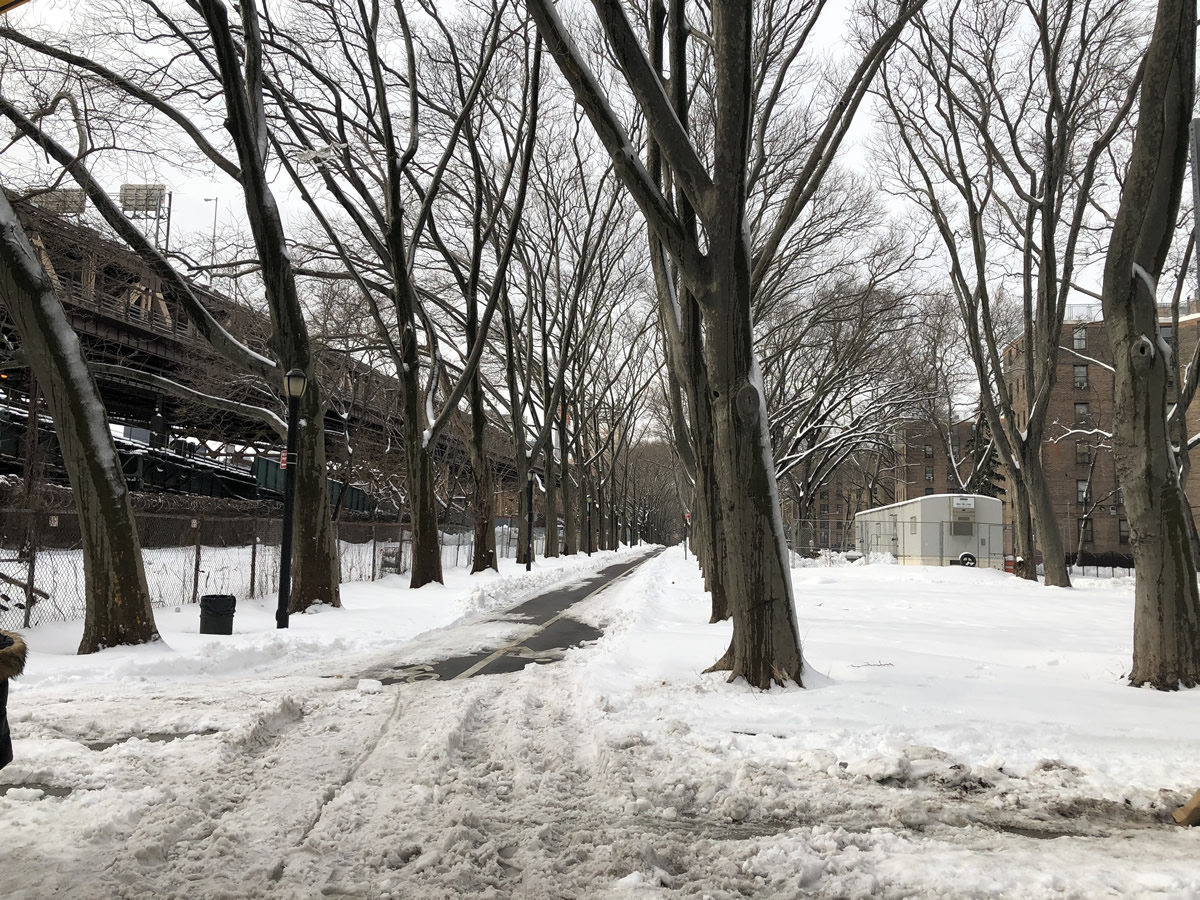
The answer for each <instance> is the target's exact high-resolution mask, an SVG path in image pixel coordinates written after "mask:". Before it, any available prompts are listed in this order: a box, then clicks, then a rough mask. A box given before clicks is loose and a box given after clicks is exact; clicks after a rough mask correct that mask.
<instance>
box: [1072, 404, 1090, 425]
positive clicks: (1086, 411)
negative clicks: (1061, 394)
mask: <svg viewBox="0 0 1200 900" xmlns="http://www.w3.org/2000/svg"><path fill="white" fill-rule="evenodd" d="M1091 420H1092V411H1091V408H1090V407H1089V406H1088V404H1086V403H1076V404H1075V424H1076V425H1087V424H1090V422H1091Z"/></svg>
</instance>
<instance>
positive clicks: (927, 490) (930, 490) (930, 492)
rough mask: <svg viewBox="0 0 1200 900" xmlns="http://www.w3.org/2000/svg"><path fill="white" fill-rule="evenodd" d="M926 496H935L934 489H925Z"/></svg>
mask: <svg viewBox="0 0 1200 900" xmlns="http://www.w3.org/2000/svg"><path fill="white" fill-rule="evenodd" d="M925 496H926V497H932V496H933V488H925Z"/></svg>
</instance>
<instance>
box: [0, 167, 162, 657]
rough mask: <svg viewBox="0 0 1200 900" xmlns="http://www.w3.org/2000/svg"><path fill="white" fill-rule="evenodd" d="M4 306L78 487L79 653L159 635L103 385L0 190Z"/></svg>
mask: <svg viewBox="0 0 1200 900" xmlns="http://www.w3.org/2000/svg"><path fill="white" fill-rule="evenodd" d="M0 302H2V303H3V305H4V307H5V308H6V309H7V310H8V313H9V315H10V316H12V319H13V321H14V322H15V323H16V326H17V329H18V330H19V331H20V333H21V340H22V343H21V347H20V349H19V351H18V352H19V355H20V361H21V362H24V363H25V364H27V365H28V366H29V368H30V370H31V372H32V373H33V376H34V377H35V378H36V379H37V383H38V385H39V387H40V388H41V391H42V392H43V394H44V395H45V398H46V405H47V406H48V407H49V410H50V415H51V418H52V419H53V421H54V430H55V433H56V434H57V435H58V445H59V449H60V451H61V453H62V459H63V466H64V467H65V468H66V470H67V476H68V478H69V479H70V481H71V486H72V487H73V488H74V493H75V505H76V508H77V509H78V512H79V524H80V532H81V536H82V545H83V571H84V591H85V598H84V599H85V604H86V606H85V614H84V624H83V638H82V640H81V641H80V644H79V652H80V653H94V652H96V651H98V650H102V649H104V648H106V647H115V646H118V645H120V644H141V643H146V642H149V641H154V640H157V639H158V630H157V629H156V628H155V625H154V612H153V610H152V609H151V606H150V591H149V589H148V587H147V586H146V572H145V569H144V568H143V566H142V550H141V544H140V542H139V541H138V533H137V525H136V523H135V522H134V519H133V508H132V506H131V505H130V502H129V489H128V487H127V486H126V483H125V473H124V472H123V471H122V469H121V462H120V460H119V459H118V458H117V450H116V447H115V446H114V444H113V439H112V433H111V432H110V431H109V428H108V417H107V416H106V415H105V413H104V404H103V402H102V401H101V399H100V391H99V390H98V389H97V387H96V382H95V380H94V379H93V377H92V374H91V372H90V371H88V367H87V363H86V362H85V361H84V357H83V349H82V347H80V345H79V338H77V337H76V336H75V332H74V331H73V330H72V329H71V326H70V324H69V322H68V321H67V317H66V314H65V313H64V312H63V308H62V304H61V302H60V301H59V299H58V297H57V295H56V294H55V291H54V286H53V284H52V283H51V281H50V278H49V277H47V275H46V272H45V270H44V269H43V268H42V265H41V263H40V262H39V261H38V256H37V253H36V252H35V250H34V248H33V245H32V244H31V243H30V241H29V238H28V237H27V236H26V234H25V231H24V229H23V228H22V227H21V224H20V222H19V221H18V219H17V215H16V211H15V210H14V209H13V207H12V204H10V203H9V201H8V197H7V196H6V195H5V194H4V192H3V191H2V190H0ZM35 430H36V429H35Z"/></svg>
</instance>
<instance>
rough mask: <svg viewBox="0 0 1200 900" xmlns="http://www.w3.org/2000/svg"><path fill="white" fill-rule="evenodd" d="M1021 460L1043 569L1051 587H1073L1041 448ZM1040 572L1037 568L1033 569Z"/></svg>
mask: <svg viewBox="0 0 1200 900" xmlns="http://www.w3.org/2000/svg"><path fill="white" fill-rule="evenodd" d="M1024 457H1025V458H1024V459H1022V460H1021V476H1022V478H1023V480H1024V482H1025V490H1026V492H1027V496H1028V497H1029V506H1030V512H1032V514H1033V522H1034V524H1035V525H1036V526H1037V534H1038V549H1040V550H1041V551H1042V569H1043V571H1044V572H1045V584H1046V586H1047V587H1070V586H1071V577H1070V576H1069V575H1068V574H1067V553H1066V547H1065V546H1064V544H1063V537H1062V530H1061V529H1060V528H1059V527H1058V517H1057V516H1056V515H1055V513H1054V503H1053V502H1052V501H1051V499H1050V486H1049V485H1048V484H1046V476H1045V473H1044V472H1043V471H1042V460H1041V447H1038V446H1031V447H1029V448H1028V452H1027V453H1025V454H1024ZM1033 568H1034V569H1035V570H1036V568H1037V567H1036V565H1035V566H1034V567H1033Z"/></svg>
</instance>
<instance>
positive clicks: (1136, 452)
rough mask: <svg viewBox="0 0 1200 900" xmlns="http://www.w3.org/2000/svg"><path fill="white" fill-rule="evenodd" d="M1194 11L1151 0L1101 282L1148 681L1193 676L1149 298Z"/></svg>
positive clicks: (1180, 500) (1182, 542)
mask: <svg viewBox="0 0 1200 900" xmlns="http://www.w3.org/2000/svg"><path fill="white" fill-rule="evenodd" d="M1195 22H1196V2H1195V0H1159V3H1158V17H1157V20H1156V22H1155V27H1154V35H1153V37H1152V38H1151V40H1150V48H1149V50H1148V51H1147V54H1146V66H1145V73H1144V75H1143V78H1142V86H1141V92H1142V93H1141V98H1140V104H1141V105H1140V114H1139V117H1138V125H1137V133H1136V136H1135V138H1134V142H1133V150H1132V152H1131V155H1130V161H1129V171H1128V172H1127V174H1126V177H1125V181H1124V184H1123V186H1122V189H1121V202H1120V206H1119V207H1118V209H1117V216H1116V220H1115V222H1114V224H1113V231H1112V238H1111V241H1110V243H1109V247H1108V257H1107V259H1106V260H1105V266H1104V283H1103V290H1102V297H1103V306H1104V322H1105V325H1106V326H1107V328H1108V336H1109V345H1110V346H1111V347H1112V354H1113V363H1114V366H1115V368H1116V377H1115V386H1114V401H1115V402H1114V408H1115V413H1116V415H1115V419H1116V422H1115V424H1116V435H1115V448H1114V449H1115V451H1116V459H1117V474H1118V476H1119V479H1120V484H1121V488H1122V491H1123V494H1124V500H1125V512H1126V515H1127V517H1128V520H1129V533H1130V543H1131V544H1132V547H1133V558H1134V566H1135V569H1136V578H1137V586H1136V589H1135V599H1134V620H1133V668H1132V670H1131V671H1130V674H1129V682H1130V684H1133V685H1147V684H1148V685H1151V686H1153V687H1155V688H1157V689H1159V690H1176V689H1178V688H1179V687H1195V686H1196V684H1197V683H1200V592H1198V590H1197V584H1196V564H1195V560H1194V558H1193V555H1192V552H1191V544H1190V540H1189V533H1188V522H1187V517H1186V515H1185V510H1186V509H1187V498H1186V497H1185V496H1184V494H1183V489H1182V487H1181V485H1180V483H1179V477H1178V469H1177V467H1176V463H1175V458H1174V454H1173V452H1172V450H1171V436H1170V433H1169V431H1170V430H1169V428H1168V425H1167V417H1166V398H1167V374H1168V373H1167V368H1168V366H1169V364H1170V360H1169V359H1168V355H1169V351H1168V349H1167V345H1166V342H1165V341H1163V340H1162V338H1161V337H1160V336H1159V333H1158V308H1157V299H1158V298H1157V282H1158V278H1159V276H1160V275H1161V274H1162V271H1163V268H1164V265H1165V262H1166V257H1167V252H1168V250H1169V249H1170V244H1171V236H1172V230H1173V228H1174V223H1175V221H1176V216H1177V214H1178V211H1179V199H1180V194H1181V192H1182V188H1183V179H1184V173H1185V171H1186V164H1187V146H1188V131H1187V126H1188V121H1189V119H1190V117H1191V115H1192V106H1193V103H1194V92H1195V45H1196V36H1195Z"/></svg>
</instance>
